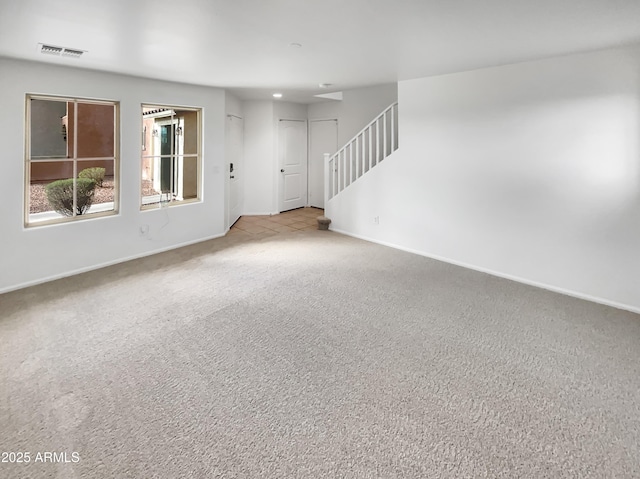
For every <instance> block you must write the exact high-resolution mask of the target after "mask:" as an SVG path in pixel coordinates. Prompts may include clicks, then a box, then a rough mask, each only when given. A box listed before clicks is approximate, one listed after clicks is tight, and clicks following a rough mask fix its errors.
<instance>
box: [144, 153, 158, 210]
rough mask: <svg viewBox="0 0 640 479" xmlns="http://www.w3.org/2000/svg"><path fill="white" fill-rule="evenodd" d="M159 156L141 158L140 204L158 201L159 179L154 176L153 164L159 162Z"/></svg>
mask: <svg viewBox="0 0 640 479" xmlns="http://www.w3.org/2000/svg"><path fill="white" fill-rule="evenodd" d="M159 161H160V159H159V158H148V157H145V158H143V159H142V185H141V188H142V204H143V205H151V204H156V203H159V202H160V181H159V179H158V180H156V179H155V177H154V171H156V168H155V165H157V164H159Z"/></svg>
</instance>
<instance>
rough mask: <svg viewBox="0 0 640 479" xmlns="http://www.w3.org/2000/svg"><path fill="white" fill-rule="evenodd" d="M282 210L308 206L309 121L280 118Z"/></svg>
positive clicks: (279, 144) (279, 149)
mask: <svg viewBox="0 0 640 479" xmlns="http://www.w3.org/2000/svg"><path fill="white" fill-rule="evenodd" d="M278 129H279V134H278V138H279V140H278V146H279V148H278V151H279V156H280V211H288V210H292V209H294V208H300V207H302V206H307V122H306V121H305V120H301V121H297V120H280V123H279V125H278Z"/></svg>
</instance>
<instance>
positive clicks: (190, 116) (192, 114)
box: [175, 110, 198, 155]
mask: <svg viewBox="0 0 640 479" xmlns="http://www.w3.org/2000/svg"><path fill="white" fill-rule="evenodd" d="M175 112H176V117H177V118H178V120H179V125H180V127H181V130H178V133H179V135H178V136H180V135H181V136H182V138H178V143H179V144H180V143H182V144H181V145H180V148H179V149H178V151H176V153H178V154H184V155H197V154H198V112H197V111H191V110H175Z"/></svg>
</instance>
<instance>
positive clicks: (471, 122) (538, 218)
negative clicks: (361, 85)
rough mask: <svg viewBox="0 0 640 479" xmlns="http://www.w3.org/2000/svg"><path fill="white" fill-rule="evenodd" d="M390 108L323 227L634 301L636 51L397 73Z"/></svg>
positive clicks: (608, 299) (638, 181) (638, 269)
mask: <svg viewBox="0 0 640 479" xmlns="http://www.w3.org/2000/svg"><path fill="white" fill-rule="evenodd" d="M399 115H400V120H399V124H400V149H399V150H398V151H397V152H396V153H395V154H394V155H392V156H391V157H389V158H387V159H386V160H384V162H383V163H382V164H381V165H379V166H378V167H376V168H374V169H373V170H372V171H371V172H370V173H368V174H367V175H365V176H364V177H362V178H360V179H359V180H358V181H356V182H355V183H354V184H353V185H351V186H349V187H348V188H347V189H346V190H345V191H344V192H343V193H342V194H340V195H339V196H338V197H336V198H335V199H333V200H331V201H330V203H329V208H328V212H327V214H328V215H329V216H330V217H331V219H332V220H333V223H332V225H331V226H332V229H336V230H339V231H344V232H347V233H349V234H353V235H356V236H360V237H364V238H367V239H371V240H374V241H378V242H382V243H385V244H390V245H394V246H397V247H400V248H403V249H407V250H410V251H414V252H418V253H420V254H424V255H427V256H431V257H435V258H440V259H444V260H446V261H450V262H453V263H458V264H462V265H466V266H469V267H472V268H476V269H480V270H484V271H488V272H492V273H494V274H498V275H501V276H506V277H510V278H514V279H517V280H520V281H524V282H527V283H532V284H537V285H541V286H544V287H547V288H550V289H555V290H559V291H564V292H568V293H570V294H573V295H576V296H580V297H586V298H589V299H593V300H596V301H600V302H604V303H607V304H612V305H616V306H620V307H623V308H626V309H631V310H634V311H640V286H639V282H638V278H639V275H640V147H639V144H640V141H639V140H640V129H639V128H640V48H625V49H617V50H609V51H602V52H595V53H589V54H581V55H573V56H567V57H561V58H554V59H547V60H542V61H536V62H528V63H521V64H516V65H510V66H503V67H498V68H491V69H483V70H477V71H472V72H466V73H460V74H454V75H446V76H441V77H433V78H423V79H416V80H411V81H404V82H401V83H400V84H399ZM375 216H378V217H379V224H375V223H374V221H373V218H374V217H375Z"/></svg>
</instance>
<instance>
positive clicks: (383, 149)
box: [324, 102, 398, 204]
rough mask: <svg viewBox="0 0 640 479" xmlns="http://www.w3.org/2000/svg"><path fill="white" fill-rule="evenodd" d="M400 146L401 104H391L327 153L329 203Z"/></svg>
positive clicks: (326, 179)
mask: <svg viewBox="0 0 640 479" xmlns="http://www.w3.org/2000/svg"><path fill="white" fill-rule="evenodd" d="M397 149H398V103H397V102H396V103H393V104H392V105H389V107H387V108H386V109H385V110H384V111H383V112H382V113H380V115H378V116H377V117H376V118H375V119H374V120H373V121H372V122H371V123H369V124H368V125H367V126H365V127H364V128H363V129H362V130H360V132H359V133H358V134H357V135H356V136H354V137H353V138H352V139H351V140H350V141H349V142H347V144H346V145H344V146H343V147H342V148H340V149H339V150H338V151H337V152H336V153H335V154H334V155H333V156H331V155H330V154H328V153H325V155H324V159H325V168H324V174H325V177H324V190H325V194H324V197H325V204H326V202H327V201H328V200H330V199H331V198H333V197H334V196H336V195H337V194H338V193H340V192H341V191H342V190H344V189H345V188H346V187H347V186H349V185H350V184H351V183H353V182H354V181H356V180H357V179H358V178H360V177H361V176H362V175H364V174H365V173H366V172H367V171H369V170H370V169H371V168H373V167H374V166H376V165H377V164H378V163H380V162H381V161H382V160H384V159H385V158H386V157H387V156H389V155H390V154H391V153H393V152H394V151H396V150H397Z"/></svg>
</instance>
